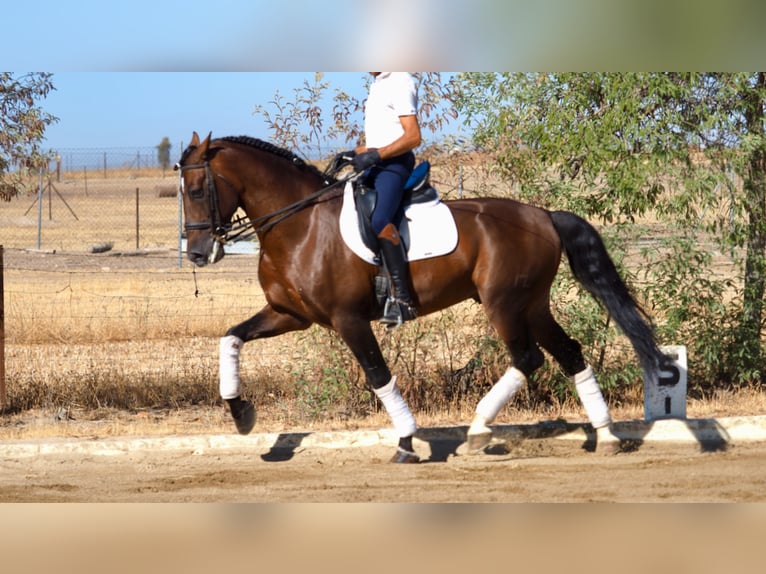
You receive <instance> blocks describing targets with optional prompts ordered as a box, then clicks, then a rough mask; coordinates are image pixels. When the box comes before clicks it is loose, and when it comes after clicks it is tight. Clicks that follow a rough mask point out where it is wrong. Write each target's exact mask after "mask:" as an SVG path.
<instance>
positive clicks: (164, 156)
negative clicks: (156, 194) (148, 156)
mask: <svg viewBox="0 0 766 574" xmlns="http://www.w3.org/2000/svg"><path fill="white" fill-rule="evenodd" d="M172 147H173V146H172V144H171V143H170V139H168V138H167V137H164V138H162V141H161V142H160V144H159V145H158V146H157V161H158V162H159V163H160V165H161V166H162V173H163V175H164V174H165V170H166V169H168V167H170V148H172Z"/></svg>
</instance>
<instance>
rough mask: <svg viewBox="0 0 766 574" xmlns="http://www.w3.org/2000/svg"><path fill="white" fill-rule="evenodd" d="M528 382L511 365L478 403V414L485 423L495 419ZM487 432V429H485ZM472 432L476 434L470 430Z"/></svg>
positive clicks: (522, 374)
mask: <svg viewBox="0 0 766 574" xmlns="http://www.w3.org/2000/svg"><path fill="white" fill-rule="evenodd" d="M526 382H527V378H526V377H525V376H524V373H522V372H521V371H520V370H518V369H517V368H516V367H511V368H510V369H508V370H507V371H506V372H505V374H504V375H503V376H502V377H500V380H499V381H497V382H496V383H495V384H494V386H493V387H492V388H491V389H490V390H489V392H488V393H487V394H486V395H484V398H483V399H481V400H480V401H479V404H478V405H476V414H477V415H478V416H479V417H481V418H482V419H483V422H484V425H486V424H488V423H491V422H492V421H493V420H495V417H496V416H497V413H499V412H500V409H502V408H503V407H504V406H505V405H506V404H507V403H508V401H510V400H511V398H513V395H515V394H516V393H517V392H518V391H519V389H520V388H521V387H523V386H524V384H525V383H526ZM485 432H486V431H485ZM469 433H470V434H475V433H473V432H471V431H470V430H469Z"/></svg>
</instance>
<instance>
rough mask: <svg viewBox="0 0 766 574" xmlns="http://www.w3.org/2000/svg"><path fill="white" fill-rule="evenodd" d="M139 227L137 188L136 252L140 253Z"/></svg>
mask: <svg viewBox="0 0 766 574" xmlns="http://www.w3.org/2000/svg"><path fill="white" fill-rule="evenodd" d="M138 227H139V217H138V188H136V251H138Z"/></svg>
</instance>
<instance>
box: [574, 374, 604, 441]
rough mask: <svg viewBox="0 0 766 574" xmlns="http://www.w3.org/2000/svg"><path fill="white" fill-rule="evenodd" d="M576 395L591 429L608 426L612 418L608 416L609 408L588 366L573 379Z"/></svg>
mask: <svg viewBox="0 0 766 574" xmlns="http://www.w3.org/2000/svg"><path fill="white" fill-rule="evenodd" d="M573 381H574V384H575V388H576V389H577V394H578V395H579V397H580V402H581V403H582V406H583V407H584V408H585V413H586V414H587V415H588V420H590V424H592V425H593V428H595V429H598V428H601V427H606V426H609V425H610V424H611V422H612V417H611V415H610V414H609V407H608V406H607V405H606V401H605V400H604V395H603V394H601V389H600V388H599V386H598V383H597V382H596V376H595V375H594V374H593V369H592V368H591V366H590V365H588V366H587V367H585V370H583V371H580V372H579V373H577V374H576V375H575V376H574V377H573Z"/></svg>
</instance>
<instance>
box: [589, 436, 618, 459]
mask: <svg viewBox="0 0 766 574" xmlns="http://www.w3.org/2000/svg"><path fill="white" fill-rule="evenodd" d="M595 452H596V454H600V455H603V456H612V455H615V454H619V453H621V452H622V443H621V442H620V441H619V440H608V441H599V442H597V443H596V451H595Z"/></svg>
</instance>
